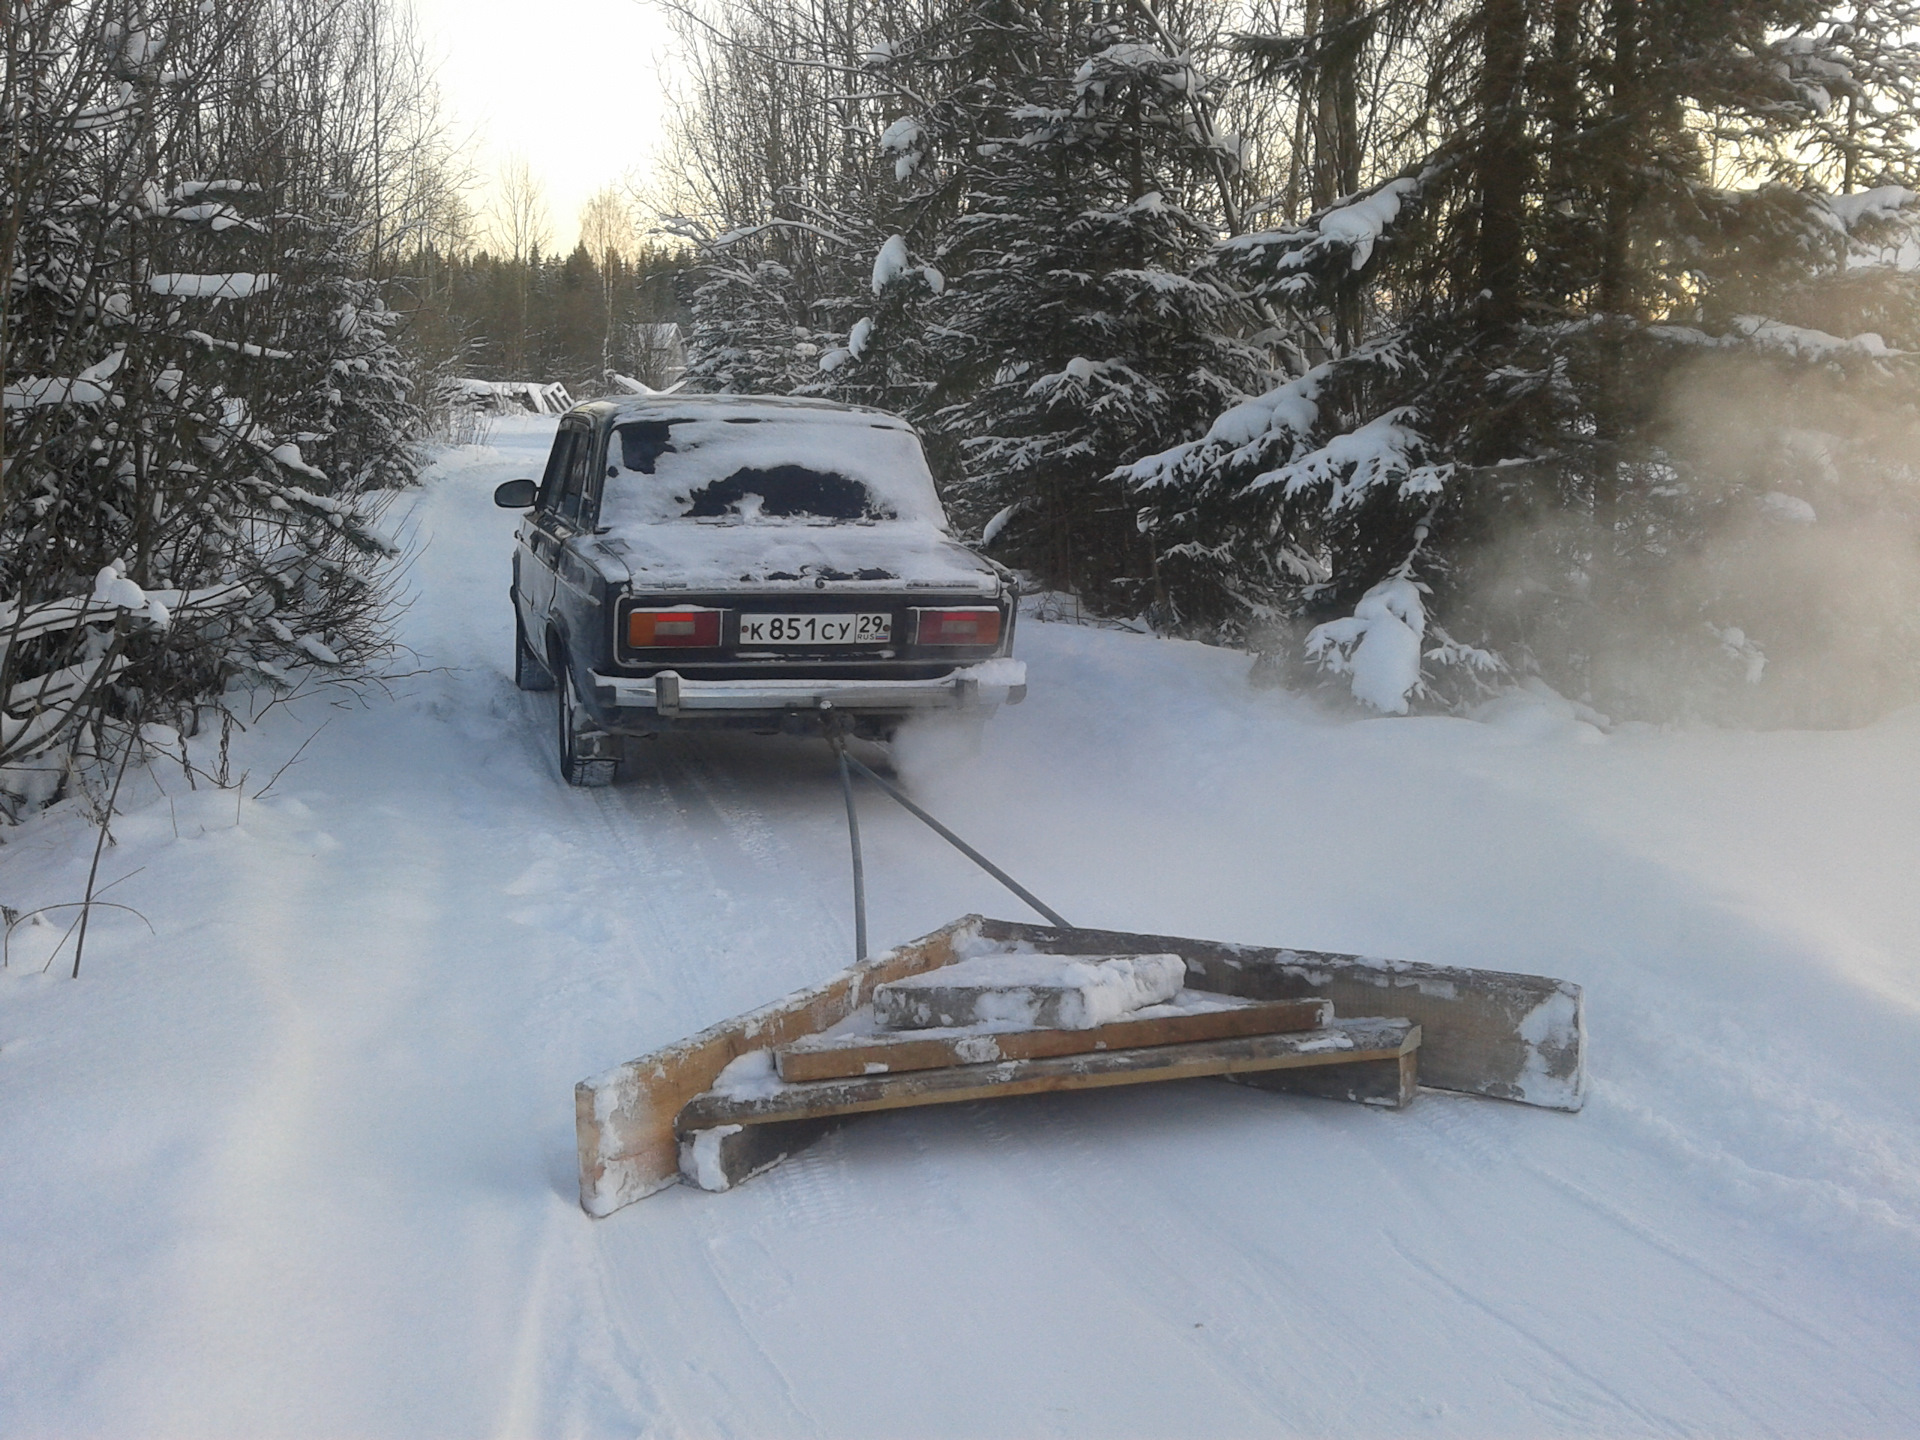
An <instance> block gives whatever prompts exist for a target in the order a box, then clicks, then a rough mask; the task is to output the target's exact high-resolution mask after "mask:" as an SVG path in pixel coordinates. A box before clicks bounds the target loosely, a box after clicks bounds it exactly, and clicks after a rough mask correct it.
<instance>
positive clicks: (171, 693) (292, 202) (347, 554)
mask: <svg viewBox="0 0 1920 1440" xmlns="http://www.w3.org/2000/svg"><path fill="white" fill-rule="evenodd" d="M7 25H8V33H7V65H6V70H5V72H4V86H5V96H4V102H5V103H4V107H0V109H3V112H4V114H5V115H6V116H7V121H6V124H7V126H8V134H7V140H8V147H9V153H10V154H11V155H13V156H15V157H16V160H17V163H15V164H13V165H12V166H10V168H9V171H8V176H7V184H8V186H9V187H10V193H8V194H7V195H6V196H5V199H6V202H7V203H6V206H5V209H6V211H7V213H8V215H9V216H10V217H12V222H13V223H10V224H9V225H8V227H7V230H6V233H5V235H4V250H5V253H4V256H3V257H0V258H4V260H5V262H6V270H7V273H8V274H9V275H10V276H11V281H10V284H8V285H7V286H6V288H5V299H6V314H5V327H4V347H3V350H4V353H3V354H0V366H3V367H4V377H3V378H4V397H5V416H4V419H5V429H4V436H5V470H4V484H5V490H4V495H3V496H0V592H4V593H5V594H6V595H7V596H8V597H9V599H8V600H7V601H6V603H5V608H4V610H3V611H0V624H3V625H4V626H5V628H4V630H0V643H3V644H4V645H5V650H4V657H3V658H0V695H4V697H5V706H4V708H5V712H6V713H5V719H4V724H3V725H0V767H14V770H18V768H19V767H21V766H22V765H23V763H25V764H26V768H27V769H28V770H30V771H32V772H33V773H34V774H36V775H41V776H44V775H46V774H48V773H57V772H58V771H59V769H60V768H61V767H62V764H63V761H62V759H61V757H63V756H65V755H68V754H70V753H73V752H74V750H75V747H76V746H77V747H79V749H80V751H81V752H85V751H86V750H87V749H88V747H89V746H91V745H93V744H94V743H95V740H94V737H93V732H94V731H95V730H96V729H97V727H98V723H99V722H100V720H101V719H102V718H103V717H105V716H107V715H110V714H118V715H128V714H131V715H133V716H136V717H138V718H141V719H146V720H159V719H160V718H162V717H163V716H164V717H165V718H167V719H168V720H171V721H173V722H174V723H175V724H176V725H178V726H179V728H182V729H186V730H188V731H189V732H190V731H191V730H192V728H193V724H194V717H195V716H196V714H197V707H198V706H199V704H200V703H202V702H204V701H207V700H210V699H216V698H217V697H218V696H219V695H220V694H221V693H222V691H223V690H224V689H225V688H226V687H227V686H228V685H229V683H230V682H232V681H234V680H235V679H236V678H238V679H242V680H248V679H250V680H255V681H260V680H264V681H266V682H269V683H271V684H274V685H278V686H284V685H290V684H294V683H297V680H298V677H299V676H300V675H301V674H314V673H318V674H327V675H336V674H346V673H351V672H352V671H354V670H356V669H357V668H360V667H364V666H365V665H366V664H367V663H369V662H370V661H371V660H373V659H374V657H375V656H377V655H378V654H379V653H380V652H381V650H382V647H383V646H384V644H385V640H386V636H385V628H384V627H385V615H386V610H387V593H386V586H387V581H386V575H387V561H388V560H389V558H390V557H391V556H392V555H393V553H394V549H393V545H392V542H391V541H390V540H389V539H388V538H387V537H386V536H385V535H383V534H382V533H381V531H380V529H379V528H378V525H377V512H378V508H379V496H380V494H381V493H382V492H383V491H384V490H385V489H386V488H387V487H390V486H392V485H394V484H398V483H403V482H405V481H407V480H409V479H410V478H411V476H412V474H413V473H414V461H413V455H412V443H411V442H412V437H413V435H414V434H415V433H416V431H417V427H418V422H419V412H418V410H417V409H416V408H415V406H414V404H413V402H412V399H411V395H410V376H409V373H408V365H407V362H406V361H405V359H404V358H403V357H402V355H401V353H400V352H399V350H398V349H397V347H396V344H395V341H394V337H393V335H392V322H391V317H390V315H389V314H388V313H387V312H386V311H385V309H384V306H383V305H382V304H381V302H380V299H379V297H378V294H377V293H376V291H375V290H374V289H373V288H372V287H371V286H370V285H369V284H368V283H367V281H366V279H365V271H364V265H363V263H361V262H363V261H364V251H357V250H356V243H357V237H358V236H359V235H360V234H361V233H362V232H363V231H364V228H365V227H364V224H363V218H364V217H363V214H362V213H361V212H359V211H358V210H356V209H355V208H354V206H353V205H352V204H351V203H350V202H351V200H352V198H353V196H354V195H355V194H356V193H358V194H359V195H361V196H362V197H363V198H364V197H365V196H366V195H367V194H368V191H367V190H366V189H364V188H362V189H359V190H358V191H356V188H355V183H354V181H355V174H354V171H355V167H356V166H357V165H360V164H362V163H363V162H364V161H365V160H366V155H365V154H364V152H363V151H362V150H361V149H360V148H357V142H356V138H355V135H354V133H353V130H352V126H351V125H350V124H348V123H347V121H348V119H350V118H351V117H343V116H342V115H341V114H340V113H339V112H338V110H337V109H330V108H329V106H335V105H337V103H338V102H339V100H340V97H341V96H342V95H343V94H346V93H349V92H350V90H351V87H350V86H347V85H344V84H343V83H341V67H342V66H345V65H346V64H347V63H348V62H349V61H350V60H352V59H354V58H355V57H354V54H353V52H352V51H351V50H350V49H340V48H336V49H333V50H326V49H325V48H324V47H323V48H322V49H321V50H319V51H318V52H316V50H315V48H314V45H315V37H316V29H315V27H313V26H310V25H308V24H306V23H305V22H301V21H295V20H293V19H292V17H290V16H288V15H287V14H285V13H284V12H281V11H279V10H276V9H274V8H272V7H269V6H267V5H266V4H264V3H258V4H244V3H243V4H236V5H223V6H213V5H200V6H162V5H155V6H151V7H148V6H141V5H131V6H130V5H127V4H122V3H112V4H109V3H99V4H91V5H72V6H39V7H13V8H12V9H10V10H9V11H8V18H7ZM343 43H344V42H343ZM316 60H319V61H323V62H326V63H324V64H321V65H319V66H318V68H317V69H316V68H315V64H314V62H315V61H316ZM36 757H39V758H36ZM48 757H50V758H48ZM3 773H14V771H13V770H9V771H5V772H3ZM44 789H45V786H44V784H43V783H42V782H41V781H39V780H33V781H31V782H29V783H27V784H25V785H24V786H16V787H15V793H20V792H21V791H22V790H25V791H30V792H32V793H31V795H30V796H29V798H45V796H44V795H43V794H41V793H40V792H41V791H42V790H44Z"/></svg>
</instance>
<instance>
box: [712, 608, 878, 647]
mask: <svg viewBox="0 0 1920 1440" xmlns="http://www.w3.org/2000/svg"><path fill="white" fill-rule="evenodd" d="M892 640H893V616H891V615H742V616H741V617H740V643H741V644H742V645H886V644H889V643H891V642H892Z"/></svg>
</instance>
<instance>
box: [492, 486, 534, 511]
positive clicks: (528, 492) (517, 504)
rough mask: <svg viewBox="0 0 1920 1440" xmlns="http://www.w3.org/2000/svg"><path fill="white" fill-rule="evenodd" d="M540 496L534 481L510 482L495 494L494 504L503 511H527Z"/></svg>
mask: <svg viewBox="0 0 1920 1440" xmlns="http://www.w3.org/2000/svg"><path fill="white" fill-rule="evenodd" d="M539 494H540V485H539V482H538V481H534V480H509V481H507V483H506V484H504V485H502V486H500V487H499V488H498V489H497V490H495V491H494V492H493V503H494V504H496V505H498V506H499V507H500V508H501V509H502V510H525V509H526V508H527V507H528V506H530V505H532V504H533V502H534V500H535V499H536V498H538V496H539Z"/></svg>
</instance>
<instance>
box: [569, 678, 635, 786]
mask: <svg viewBox="0 0 1920 1440" xmlns="http://www.w3.org/2000/svg"><path fill="white" fill-rule="evenodd" d="M554 658H555V663H554V667H553V668H554V673H555V675H556V677H557V679H556V681H555V684H554V707H553V708H554V713H555V715H556V716H557V717H558V745H557V749H558V751H559V757H558V758H559V761H560V778H561V779H562V780H564V781H566V782H567V784H569V785H577V786H579V787H580V788H582V789H598V788H600V787H601V786H603V785H611V784H612V783H613V772H614V771H615V770H617V769H618V768H619V766H620V762H619V761H618V760H617V759H614V758H612V757H609V756H599V755H584V754H582V753H581V744H580V742H581V741H582V740H584V739H586V738H587V737H589V736H594V737H600V738H602V740H603V741H604V738H605V737H604V732H602V731H601V730H600V729H598V727H596V726H595V725H594V724H593V722H592V721H591V720H589V719H588V718H587V716H586V715H585V713H584V712H583V711H582V710H581V708H580V697H579V694H578V692H577V691H576V690H575V688H574V684H573V669H572V667H571V666H569V665H568V664H567V657H566V652H564V651H561V652H559V653H558V654H556V656H555V657H554Z"/></svg>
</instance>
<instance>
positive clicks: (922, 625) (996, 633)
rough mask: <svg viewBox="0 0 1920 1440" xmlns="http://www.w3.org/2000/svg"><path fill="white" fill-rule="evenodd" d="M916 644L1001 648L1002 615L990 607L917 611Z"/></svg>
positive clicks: (914, 630) (914, 616)
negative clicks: (991, 646)
mask: <svg viewBox="0 0 1920 1440" xmlns="http://www.w3.org/2000/svg"><path fill="white" fill-rule="evenodd" d="M913 618H914V627H913V638H914V643H915V644H919V645H998V644H999V643H1000V612H999V611H998V610H996V609H994V608H992V607H991V606H981V607H980V608H978V609H972V608H969V609H966V610H916V611H914V612H913Z"/></svg>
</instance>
